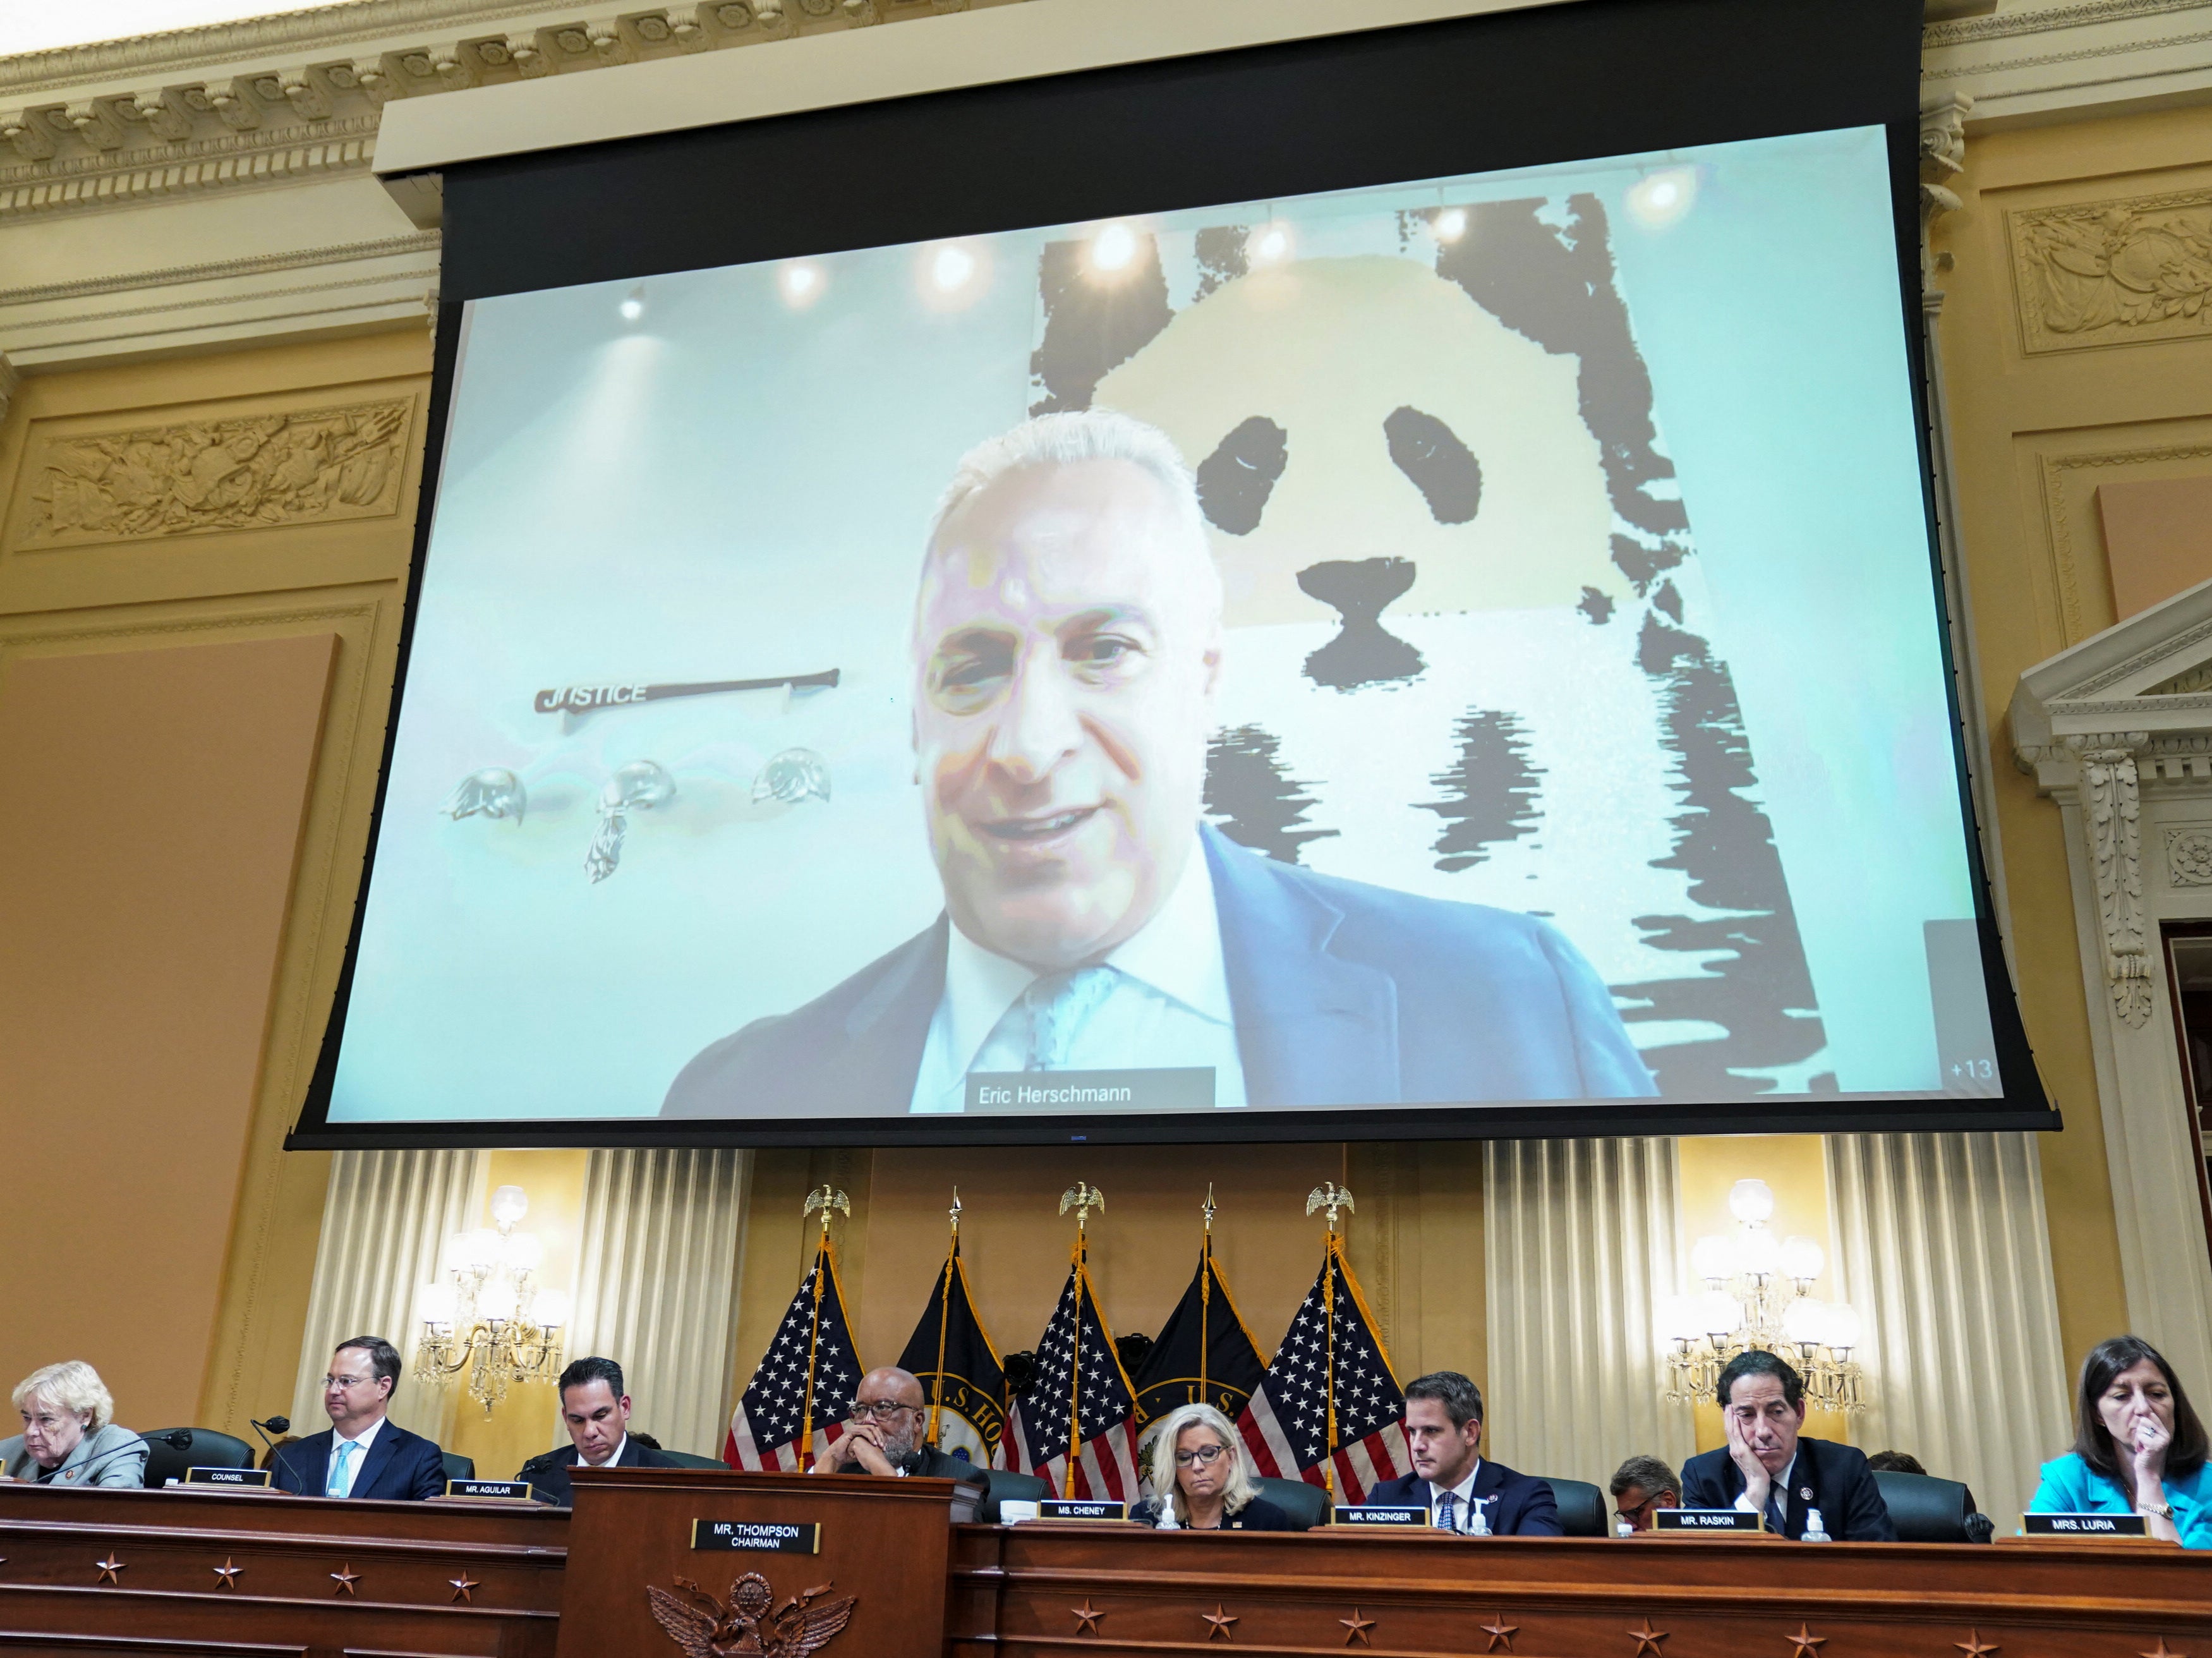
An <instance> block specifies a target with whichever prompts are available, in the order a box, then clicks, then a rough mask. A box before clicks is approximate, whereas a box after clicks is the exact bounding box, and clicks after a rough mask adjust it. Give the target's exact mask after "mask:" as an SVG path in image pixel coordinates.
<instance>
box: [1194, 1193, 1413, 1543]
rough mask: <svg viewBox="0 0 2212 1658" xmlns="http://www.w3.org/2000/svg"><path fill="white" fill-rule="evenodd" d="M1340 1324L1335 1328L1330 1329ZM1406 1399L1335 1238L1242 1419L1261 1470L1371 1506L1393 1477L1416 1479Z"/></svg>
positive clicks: (1242, 1428) (1239, 1420)
mask: <svg viewBox="0 0 2212 1658" xmlns="http://www.w3.org/2000/svg"><path fill="white" fill-rule="evenodd" d="M1332 1323H1334V1330H1332V1329H1331V1327H1330V1326H1331V1324H1332ZM1331 1351H1334V1354H1335V1357H1336V1367H1335V1369H1336V1390H1335V1392H1336V1400H1335V1403H1336V1436H1335V1438H1334V1441H1332V1440H1331V1438H1330V1436H1329V1420H1328V1413H1329V1389H1328V1375H1329V1364H1328V1357H1329V1354H1330V1352H1331ZM1405 1418H1406V1395H1405V1394H1403V1393H1402V1392H1401V1391H1400V1390H1399V1388H1398V1378H1397V1376H1395V1374H1394V1373H1393V1372H1392V1370H1391V1369H1390V1357H1389V1354H1387V1353H1385V1352H1384V1351H1383V1339H1382V1338H1381V1337H1380V1336H1378V1335H1377V1334H1376V1333H1375V1316H1374V1315H1373V1314H1371V1313H1370V1312H1369V1311H1368V1310H1367V1300H1366V1297H1364V1296H1362V1295H1361V1294H1360V1293H1359V1285H1358V1282H1357V1281H1356V1280H1354V1279H1353V1278H1352V1269H1351V1268H1350V1267H1348V1266H1346V1265H1345V1263H1344V1255H1343V1253H1342V1249H1341V1247H1340V1245H1339V1244H1338V1242H1337V1241H1336V1239H1334V1237H1332V1238H1331V1239H1330V1240H1329V1242H1328V1260H1325V1261H1323V1262H1322V1269H1321V1272H1320V1273H1319V1274H1318V1275H1317V1276H1316V1278H1315V1279H1314V1285H1313V1288H1312V1289H1311V1290H1310V1291H1307V1293H1306V1298H1305V1300H1304V1301H1303V1302H1301V1303H1299V1305H1298V1311H1297V1317H1295V1318H1293V1319H1292V1320H1291V1327H1290V1330H1289V1332H1288V1333H1286V1334H1285V1336H1284V1337H1283V1345H1282V1346H1281V1348H1280V1349H1279V1351H1277V1352H1276V1354H1275V1362H1274V1363H1272V1364H1270V1365H1269V1366H1268V1367H1267V1379H1266V1380H1265V1381H1263V1382H1261V1384H1260V1387H1259V1390H1258V1391H1257V1392H1255V1394H1253V1395H1252V1402H1251V1403H1250V1404H1249V1405H1248V1406H1245V1407H1244V1413H1243V1416H1241V1417H1239V1418H1237V1428H1238V1430H1240V1431H1241V1432H1242V1433H1243V1436H1244V1442H1245V1444H1246V1445H1247V1446H1249V1448H1251V1452H1252V1460H1253V1461H1254V1462H1255V1463H1256V1464H1258V1466H1259V1469H1260V1472H1261V1473H1263V1474H1267V1475H1269V1476H1271V1477H1273V1478H1275V1479H1303V1480H1304V1481H1305V1482H1306V1483H1307V1484H1308V1485H1322V1483H1324V1482H1323V1479H1322V1473H1323V1470H1324V1469H1325V1468H1333V1469H1334V1472H1335V1475H1336V1490H1337V1492H1338V1496H1337V1500H1338V1501H1339V1502H1340V1503H1364V1502H1365V1501H1366V1500H1367V1494H1368V1492H1370V1491H1372V1490H1374V1489H1375V1487H1376V1485H1380V1484H1382V1482H1383V1481H1384V1480H1385V1479H1396V1478H1398V1477H1400V1476H1401V1475H1403V1474H1407V1473H1412V1472H1413V1459H1412V1457H1410V1456H1409V1455H1407V1451H1406V1430H1405Z"/></svg>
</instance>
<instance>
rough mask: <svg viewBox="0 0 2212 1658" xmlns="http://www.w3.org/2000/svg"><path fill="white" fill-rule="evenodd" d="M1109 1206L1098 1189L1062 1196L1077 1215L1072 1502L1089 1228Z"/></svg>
mask: <svg viewBox="0 0 2212 1658" xmlns="http://www.w3.org/2000/svg"><path fill="white" fill-rule="evenodd" d="M1105 1206H1106V1194H1105V1193H1103V1192H1101V1191H1100V1190H1099V1189H1098V1188H1097V1187H1095V1186H1086V1185H1085V1184H1084V1182H1083V1181H1076V1182H1075V1184H1074V1185H1073V1186H1072V1187H1069V1188H1068V1189H1067V1190H1066V1191H1065V1192H1063V1193H1060V1213H1061V1214H1063V1215H1064V1214H1066V1212H1068V1211H1069V1210H1070V1209H1073V1210H1074V1211H1075V1260H1074V1263H1073V1265H1074V1272H1073V1282H1074V1284H1075V1348H1074V1354H1073V1359H1072V1360H1071V1362H1070V1363H1069V1364H1068V1367H1067V1474H1066V1479H1063V1480H1062V1481H1061V1482H1060V1483H1061V1486H1062V1495H1064V1496H1066V1497H1067V1498H1068V1499H1069V1500H1070V1501H1071V1502H1072V1501H1073V1500H1074V1497H1075V1467H1076V1463H1077V1461H1079V1459H1080V1458H1081V1457H1082V1455H1083V1414H1082V1406H1083V1291H1084V1290H1085V1286H1086V1283H1087V1278H1086V1274H1085V1270H1084V1267H1085V1255H1086V1254H1087V1248H1088V1240H1087V1237H1086V1235H1085V1227H1086V1226H1087V1225H1088V1224H1089V1222H1090V1219H1091V1211H1092V1210H1093V1209H1103V1208H1104V1207H1105Z"/></svg>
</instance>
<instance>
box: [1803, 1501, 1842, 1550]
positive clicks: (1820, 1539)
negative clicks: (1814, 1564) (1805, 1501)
mask: <svg viewBox="0 0 2212 1658" xmlns="http://www.w3.org/2000/svg"><path fill="white" fill-rule="evenodd" d="M1804 1540H1805V1541H1806V1542H1808V1543H1832V1542H1834V1541H1835V1539H1834V1538H1832V1537H1831V1536H1829V1535H1828V1527H1827V1525H1826V1521H1823V1520H1822V1519H1821V1518H1820V1509H1806V1510H1805V1537H1804Z"/></svg>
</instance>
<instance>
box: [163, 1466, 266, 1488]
mask: <svg viewBox="0 0 2212 1658" xmlns="http://www.w3.org/2000/svg"><path fill="white" fill-rule="evenodd" d="M274 1478H275V1476H274V1475H272V1474H271V1473H270V1471H269V1470H268V1469H266V1468H186V1469H185V1484H186V1485H236V1486H240V1487H245V1486H251V1485H259V1486H266V1485H268V1484H269V1483H270V1480H271V1479H274Z"/></svg>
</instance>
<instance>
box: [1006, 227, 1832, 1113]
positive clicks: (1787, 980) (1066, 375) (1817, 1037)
mask: <svg viewBox="0 0 2212 1658" xmlns="http://www.w3.org/2000/svg"><path fill="white" fill-rule="evenodd" d="M1037 318H1038V323H1037V331H1036V337H1035V350H1034V355H1033V356H1032V359H1031V370H1032V380H1031V398H1030V412H1031V413H1032V414H1043V413H1048V412H1052V411H1055V410H1075V409H1086V408H1100V409H1111V410H1119V411H1121V412H1123V413H1126V414H1128V415H1132V416H1136V417H1138V418H1139V419H1141V420H1143V421H1145V422H1148V423H1150V424H1151V425H1152V426H1155V427H1157V428H1159V429H1160V430H1162V431H1164V432H1165V433H1166V434H1168V435H1169V436H1170V438H1172V439H1173V440H1175V442H1176V445H1177V446H1178V447H1179V448H1180V449H1181V450H1182V453H1183V455H1184V457H1185V459H1187V460H1188V463H1189V464H1190V465H1191V466H1192V468H1193V469H1194V472H1195V474H1196V476H1197V479H1198V483H1199V490H1200V501H1201V504H1202V505H1203V507H1204V509H1205V512H1206V518H1207V519H1208V520H1209V530H1210V533H1211V537H1212V545H1213V550H1214V553H1215V556H1216V559H1217V561H1218V564H1219V566H1220V568H1221V572H1222V577H1223V582H1224V587H1225V605H1226V610H1225V620H1226V623H1227V626H1228V629H1229V632H1228V646H1227V659H1226V666H1225V678H1224V683H1223V688H1222V690H1221V694H1220V695H1221V704H1220V706H1221V720H1220V726H1219V729H1218V731H1217V732H1216V733H1215V735H1214V737H1213V738H1212V746H1211V751H1210V757H1209V765H1208V770H1207V779H1206V809H1207V813H1208V816H1209V817H1210V819H1211V821H1212V822H1213V823H1214V824H1215V825H1216V826H1217V827H1218V829H1221V830H1222V831H1223V832H1224V833H1225V835H1228V836H1229V837H1231V839H1233V840H1236V841H1240V842H1242V843H1243V844H1244V845H1246V846H1248V847H1253V848H1255V850H1258V851H1261V852H1264V853H1267V854H1268V855H1270V856H1272V857H1274V858H1277V859H1284V860H1285V861H1288V862H1292V863H1299V864H1304V865H1309V866H1310V867H1312V868H1315V869H1316V870H1318V871H1320V872H1323V873H1328V874H1335V875H1341V876H1345V877H1347V878H1354V879H1358V880H1361V881H1366V882H1371V883H1375V884H1381V885H1383V886H1388V887H1392V888H1395V889H1399V890H1404V891H1407V892H1412V893H1417V894H1420V895H1422V896H1433V897H1442V898H1450V899H1457V900H1463V901H1467V902H1480V903H1485V904H1490V905H1494V906H1497V907H1499V908H1506V909H1511V910H1518V911H1523V912H1527V913H1530V914H1537V915H1541V916H1544V917H1546V918H1547V919H1548V920H1552V921H1553V923H1554V924H1555V925H1556V926H1558V927H1559V930H1560V931H1561V932H1564V933H1565V935H1566V936H1567V937H1568V938H1570V939H1571V940H1572V941H1573V942H1574V944H1576V945H1577V947H1578V948H1579V949H1580V950H1582V951H1583V954H1584V955H1586V956H1587V957H1588V958H1589V960H1590V962H1591V963H1593V964H1594V965H1595V968H1596V969H1597V970H1598V972H1599V973H1600V975H1602V976H1603V978H1604V979H1605V981H1606V982H1607V985H1608V986H1609V987H1611V989H1612V992H1613V996H1614V999H1615V1001H1616V1003H1617V1005H1619V1007H1620V1011H1621V1013H1622V1016H1623V1017H1624V1019H1625V1020H1626V1023H1627V1026H1628V1029H1629V1031H1630V1034H1631V1035H1632V1037H1633V1038H1634V1039H1635V1041H1636V1042H1637V1044H1638V1048H1639V1049H1640V1050H1641V1052H1642V1054H1643V1057H1644V1060H1645V1062H1646V1063H1647V1064H1648V1065H1649V1066H1650V1068H1651V1070H1652V1072H1654V1074H1655V1076H1656V1079H1657V1081H1658V1084H1659V1086H1660V1089H1661V1090H1662V1093H1663V1094H1665V1095H1668V1096H1674V1097H1677V1098H1710V1099H1715V1100H1721V1099H1728V1098H1731V1097H1743V1096H1752V1095H1756V1094H1760V1093H1765V1092H1770V1091H1782V1092H1792V1093H1794V1092H1804V1091H1808V1090H1810V1091H1820V1090H1832V1089H1833V1088H1834V1086H1835V1079H1834V1077H1833V1074H1832V1070H1831V1069H1830V1067H1829V1066H1828V1064H1827V1062H1826V1060H1825V1057H1824V1054H1823V1050H1824V1048H1825V1045H1826V1043H1825V1037H1824V1035H1823V1031H1822V1026H1821V1021H1820V1014H1819V1011H1818V1009H1817V1007H1816V1005H1815V999H1814V990H1813V985H1812V980H1811V975H1810V974H1809V972H1808V968H1807V964H1806V958H1805V953H1804V950H1803V948H1802V944H1801V942H1800V939H1799V936H1798V931H1797V926H1796V920H1795V917H1794V914H1793V912H1792V908H1791V904H1790V893H1789V890H1788V887H1787V884H1786V883H1785V880H1784V871H1783V867H1782V863H1781V860H1780V859H1779V857H1778V853H1777V851H1776V848H1775V845H1774V839H1773V835H1772V831H1771V827H1770V824H1769V823H1768V820H1767V817H1766V816H1765V812H1764V811H1763V810H1762V808H1761V805H1760V799H1759V777H1758V771H1757V766H1756V756H1755V755H1754V753H1753V748H1752V745H1751V744H1750V741H1749V740H1748V738H1747V733H1746V731H1745V727H1744V722H1743V720H1742V717H1741V713H1740V710H1739V708H1738V706H1737V702H1736V697H1735V690H1734V689H1733V686H1732V683H1731V681H1730V677H1729V669H1728V665H1727V663H1726V661H1725V660H1724V659H1723V654H1722V651H1721V648H1720V644H1719V642H1718V641H1717V640H1716V638H1715V637H1714V635H1715V631H1716V629H1715V624H1714V621H1713V618H1712V616H1711V609H1710V606H1709V604H1708V603H1707V601H1706V598H1705V592H1704V588H1703V584H1702V581H1701V579H1700V575H1699V567H1698V561H1697V556H1696V546H1695V542H1694V539H1693V537H1692V526H1691V519H1690V503H1687V502H1686V501H1684V500H1683V499H1682V495H1681V492H1680V489H1679V487H1678V484H1677V480H1676V478H1675V475H1674V466H1673V465H1672V463H1671V462H1670V461H1669V459H1668V456H1667V453H1666V450H1665V447H1664V445H1663V441H1662V437H1661V434H1660V429H1661V428H1660V416H1662V414H1663V411H1661V410H1655V408H1654V406H1653V404H1654V398H1653V392H1652V385H1651V380H1650V375H1649V374H1648V373H1647V371H1646V368H1645V366H1644V361H1643V358H1642V356H1641V355H1640V354H1639V352H1638V348H1637V344H1636V340H1635V335H1634V330H1633V325H1632V316H1631V311H1630V308H1629V304H1628V302H1627V301H1626V299H1625V297H1624V295H1623V293H1622V291H1621V286H1620V282H1619V280H1618V278H1617V275H1616V271H1615V269H1614V263H1613V252H1612V250H1611V246H1610V242H1609V228H1608V225H1607V216H1606V214H1605V211H1604V209H1603V207H1602V206H1601V203H1600V202H1599V200H1598V198H1597V197H1595V196H1594V195H1586V194H1572V195H1567V196H1564V197H1553V198H1534V199H1521V200H1504V201H1488V202H1477V203H1464V204H1455V203H1443V202H1439V203H1437V207H1436V208H1435V209H1434V210H1426V211H1403V210H1399V211H1390V212H1387V213H1383V212H1376V211H1374V210H1369V211H1366V212H1364V213H1349V212H1348V213H1346V214H1344V215H1343V216H1340V217H1338V218H1336V219H1334V220H1332V219H1330V218H1328V216H1326V215H1325V214H1324V215H1322V216H1304V217H1301V219H1300V220H1299V221H1298V222H1296V223H1295V224H1288V223H1282V222H1275V221H1272V220H1268V219H1265V218H1255V220H1254V221H1253V222H1242V223H1227V224H1221V225H1217V226H1212V227H1208V228H1201V229H1199V230H1197V231H1195V232H1194V233H1193V232H1163V233H1160V234H1140V233H1133V232H1132V233H1129V234H1128V235H1127V251H1126V252H1125V253H1124V254H1123V256H1122V257H1121V258H1119V259H1117V260H1116V262H1115V268H1114V269H1112V270H1101V269H1100V268H1099V264H1098V261H1097V238H1096V237H1095V236H1094V237H1091V238H1089V239H1086V240H1066V241H1055V242H1052V243H1048V245H1047V246H1046V247H1045V249H1044V251H1043V254H1042V259H1041V261H1040V264H1039V291H1038V307H1037Z"/></svg>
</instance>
